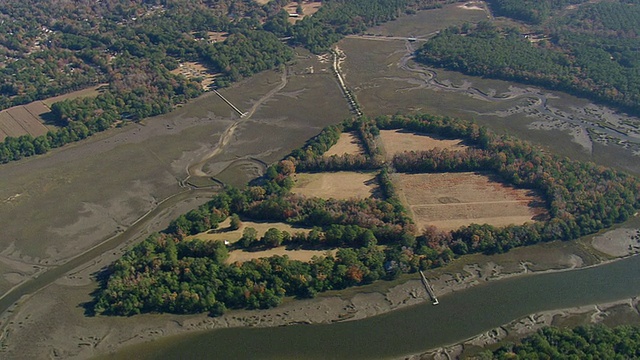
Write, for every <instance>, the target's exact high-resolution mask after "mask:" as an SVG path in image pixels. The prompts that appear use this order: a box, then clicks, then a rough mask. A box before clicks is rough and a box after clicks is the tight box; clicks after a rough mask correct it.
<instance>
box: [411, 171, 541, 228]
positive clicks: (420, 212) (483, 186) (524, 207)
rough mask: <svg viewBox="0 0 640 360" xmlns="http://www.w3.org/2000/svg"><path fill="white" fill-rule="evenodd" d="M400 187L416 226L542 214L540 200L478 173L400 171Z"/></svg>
mask: <svg viewBox="0 0 640 360" xmlns="http://www.w3.org/2000/svg"><path fill="white" fill-rule="evenodd" d="M399 183H400V189H401V191H402V195H403V197H404V199H403V200H405V202H406V203H407V204H408V206H409V208H410V209H411V212H412V213H413V217H414V221H415V222H416V224H417V225H418V228H420V229H422V228H424V227H425V226H429V225H434V226H436V227H438V228H439V229H442V230H453V229H457V228H459V227H460V226H463V225H469V224H472V223H476V224H490V225H494V226H506V225H510V224H524V223H525V222H528V221H535V220H536V219H539V218H540V217H541V216H544V214H545V213H546V211H545V210H544V209H543V208H542V207H540V206H539V205H540V204H542V200H541V199H540V198H539V197H537V196H536V195H535V194H533V192H532V191H531V190H524V189H516V188H513V187H511V186H508V185H505V184H502V183H500V182H498V181H496V180H495V179H492V178H491V177H489V176H487V175H483V174H478V173H446V174H400V176H399Z"/></svg>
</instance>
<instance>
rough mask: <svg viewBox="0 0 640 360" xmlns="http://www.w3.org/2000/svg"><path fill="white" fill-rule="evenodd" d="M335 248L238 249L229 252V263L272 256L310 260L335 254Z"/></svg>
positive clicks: (282, 247)
mask: <svg viewBox="0 0 640 360" xmlns="http://www.w3.org/2000/svg"><path fill="white" fill-rule="evenodd" d="M335 252H336V251H335V250H287V249H286V248H285V247H284V246H281V247H277V248H274V249H269V250H263V251H243V250H236V251H232V252H230V253H229V258H228V259H227V263H230V264H231V263H235V262H245V261H251V260H253V259H260V258H268V257H272V256H276V255H277V256H285V255H286V256H287V257H289V259H291V260H298V261H303V262H310V261H311V259H312V258H313V257H314V256H318V257H320V256H326V255H327V253H330V254H331V255H334V254H335Z"/></svg>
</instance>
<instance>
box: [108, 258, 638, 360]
mask: <svg viewBox="0 0 640 360" xmlns="http://www.w3.org/2000/svg"><path fill="white" fill-rule="evenodd" d="M638 274H640V256H634V257H631V258H627V259H624V260H620V261H615V262H612V263H608V264H605V265H600V266H595V267H591V268H587V269H580V270H572V271H561V272H556V273H546V274H533V275H524V276H519V277H514V278H510V279H505V280H500V281H495V282H489V283H487V284H485V285H480V286H475V287H472V288H469V289H466V290H463V291H459V292H455V293H451V294H448V295H444V296H441V297H440V304H439V305H438V306H433V305H431V303H430V302H429V303H424V304H421V305H416V306H412V307H409V308H405V309H402V310H398V311H393V312H390V313H387V314H384V315H380V316H375V317H372V318H368V319H364V320H358V321H348V322H342V323H334V324H327V325H295V326H285V327H278V328H232V329H219V330H208V331H203V332H198V333H193V334H187V335H178V336H173V337H168V338H165V339H161V340H158V341H154V342H151V343H144V344H139V345H134V346H131V347H128V348H124V349H123V350H122V351H120V352H118V353H116V354H112V355H109V356H106V357H104V358H105V359H384V358H397V357H400V356H403V355H408V354H415V353H420V352H422V351H426V350H428V349H432V348H435V347H439V346H443V345H447V344H452V343H456V342H459V341H462V340H464V339H468V338H470V337H472V336H474V335H476V334H479V333H481V332H484V331H487V330H490V329H492V328H495V327H498V326H500V325H502V324H505V323H508V322H510V321H512V320H514V319H517V318H519V317H523V316H526V315H528V314H531V313H535V312H539V311H545V310H553V309H561V308H569V307H575V306H583V305H588V304H595V303H604V302H609V301H614V300H620V299H625V298H631V297H634V296H638V295H640V281H638V279H637V277H638Z"/></svg>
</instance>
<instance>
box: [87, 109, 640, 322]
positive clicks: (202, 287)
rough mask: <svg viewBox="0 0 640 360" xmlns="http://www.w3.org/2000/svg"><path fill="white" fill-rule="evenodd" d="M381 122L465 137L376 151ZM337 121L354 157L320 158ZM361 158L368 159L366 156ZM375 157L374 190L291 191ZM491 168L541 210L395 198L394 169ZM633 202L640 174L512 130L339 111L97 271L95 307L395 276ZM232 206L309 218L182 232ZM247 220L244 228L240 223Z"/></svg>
mask: <svg viewBox="0 0 640 360" xmlns="http://www.w3.org/2000/svg"><path fill="white" fill-rule="evenodd" d="M380 129H407V130H410V131H416V132H421V133H428V134H437V135H439V136H443V137H446V138H458V139H463V140H465V142H466V143H467V144H469V145H471V146H472V148H471V149H469V150H467V151H462V152H452V151H444V150H437V149H436V150H432V151H424V152H410V153H403V154H399V155H397V156H396V157H395V158H394V160H393V162H392V163H390V164H387V163H383V162H382V161H378V160H375V159H376V158H378V157H380V156H381V155H380V150H379V147H378V146H377V145H376V144H377V141H378V139H377V134H378V133H379V130H380ZM343 131H350V132H354V133H356V134H358V136H359V137H360V139H361V141H362V143H363V144H367V145H365V146H364V148H365V150H366V151H365V154H364V155H363V156H364V160H363V161H355V160H354V159H352V158H351V157H350V156H348V155H345V156H332V157H329V158H326V160H325V161H320V160H319V159H320V158H322V157H323V156H322V154H323V153H324V152H326V151H327V150H328V149H329V148H330V147H331V146H332V145H333V144H335V143H336V142H337V140H338V138H339V136H340V133H341V132H343ZM363 164H366V166H364V165H363ZM374 164H377V166H378V184H379V186H380V187H381V193H382V194H383V197H382V198H368V199H351V200H336V199H328V200H326V199H320V198H308V197H304V196H301V195H296V194H293V193H291V192H290V189H291V188H292V186H293V180H292V176H294V175H295V174H296V172H300V171H302V170H301V169H304V170H305V171H327V170H336V169H340V170H349V169H361V168H363V166H364V167H365V168H367V169H370V168H372V167H374ZM479 170H482V171H489V172H493V173H494V174H496V175H497V176H499V177H500V178H501V179H502V180H503V181H504V182H506V183H509V184H512V185H514V186H517V187H520V188H527V189H532V190H535V191H537V192H539V193H540V194H541V196H542V197H543V198H544V200H545V202H546V205H547V208H548V213H549V215H548V216H547V217H546V218H545V219H541V220H540V221H537V222H531V223H526V224H524V225H511V226H507V227H494V226H490V225H486V224H485V225H482V224H471V225H468V226H463V227H461V228H459V229H457V230H454V231H450V232H442V231H439V230H438V229H436V228H433V227H428V228H426V229H416V227H415V225H414V224H413V223H412V220H411V219H410V218H409V217H408V215H407V213H406V211H405V209H404V208H403V206H402V203H401V202H400V201H399V200H398V197H397V191H396V189H395V188H394V184H393V181H392V180H391V177H390V174H391V173H393V172H450V171H479ZM638 208H640V181H639V180H638V179H637V178H635V177H632V176H629V175H626V174H624V173H620V172H617V171H615V170H612V169H607V168H604V167H601V166H596V165H594V164H592V163H580V162H575V161H571V160H568V159H566V158H561V157H558V156H554V155H550V154H548V153H546V152H543V151H541V150H540V149H538V148H536V147H534V146H532V145H531V144H529V143H526V142H524V141H521V140H518V139H515V138H513V137H510V136H498V135H496V134H493V133H491V132H490V131H488V130H487V129H486V128H484V127H480V126H478V125H476V124H474V123H469V122H466V121H463V120H459V119H453V118H447V117H436V116H431V115H424V114H421V115H412V116H400V115H396V116H393V117H379V118H377V119H375V120H368V119H365V118H361V119H357V120H348V121H344V122H342V123H340V124H338V125H334V126H331V127H328V128H327V129H325V130H324V131H322V132H321V133H320V134H319V135H318V136H316V137H315V138H313V139H311V140H309V141H308V142H307V144H306V145H305V146H303V147H302V148H300V149H297V150H295V151H293V152H292V153H291V154H290V156H287V157H286V158H285V159H284V160H282V161H280V162H278V163H277V164H274V165H272V166H270V167H269V169H268V170H267V172H266V175H265V177H264V178H263V179H260V180H259V181H257V182H256V183H254V184H251V185H250V186H248V187H247V188H245V189H243V190H240V189H235V188H228V189H226V190H225V191H223V192H221V193H220V194H218V195H216V196H214V198H213V199H212V200H211V201H210V202H209V203H207V204H205V205H203V206H201V207H199V208H198V209H196V210H192V211H190V212H188V213H187V214H185V215H182V216H180V217H178V218H177V219H176V220H174V221H173V222H172V223H171V224H170V226H169V227H168V228H167V229H166V230H165V231H164V232H162V233H160V234H154V235H152V236H150V237H149V238H147V239H146V240H145V241H144V242H142V243H141V244H138V245H136V246H134V247H133V248H132V249H131V250H129V251H127V252H126V254H125V255H124V256H123V257H122V258H121V259H120V260H118V261H116V262H115V263H114V264H113V265H111V266H110V267H109V268H108V269H106V271H105V273H104V274H103V275H102V277H101V279H102V281H101V287H100V289H99V290H98V291H97V292H96V294H95V307H94V308H95V310H96V312H98V313H105V314H116V315H132V314H136V313H140V312H175V313H192V312H210V313H211V314H212V315H217V314H220V313H221V312H223V311H224V310H225V309H228V308H234V309H235V308H250V309H253V308H267V307H272V306H276V305H278V304H279V303H280V301H281V300H282V298H283V297H284V296H295V297H301V298H305V297H313V296H315V294H317V293H318V292H322V291H326V290H331V289H342V288H345V287H348V286H355V285H362V284H367V283H371V282H373V281H376V280H378V279H393V278H395V277H397V276H398V275H399V274H401V273H411V272H415V271H417V270H418V269H429V268H433V267H438V266H441V265H443V264H445V263H447V262H449V261H451V260H452V259H454V258H455V257H457V256H461V255H464V254H469V253H474V252H485V253H496V252H504V251H508V250H509V249H510V248H513V247H517V246H523V245H530V244H535V243H538V242H541V241H552V240H571V239H575V238H578V237H580V236H582V235H585V234H590V233H593V232H596V231H598V230H600V229H603V228H606V227H609V226H611V225H612V224H614V223H617V222H621V221H624V220H626V219H627V218H628V217H629V216H631V215H632V214H633V213H635V211H636V209H638ZM229 216H231V217H232V218H233V219H235V220H232V222H235V223H236V226H237V223H238V221H239V220H238V219H239V218H242V219H250V220H263V221H284V222H288V223H291V224H297V225H301V226H305V227H307V228H312V230H311V232H309V233H308V234H305V233H302V232H300V233H294V234H290V233H287V232H286V231H279V230H277V229H275V228H273V229H270V230H269V231H268V232H267V234H265V235H264V236H263V237H261V238H258V237H257V234H256V233H255V230H254V231H253V232H252V231H245V233H244V234H243V236H242V239H240V241H237V242H233V241H236V240H238V239H231V238H230V239H229V240H230V241H231V242H232V243H231V245H229V246H228V247H227V246H225V245H223V243H222V242H215V241H203V240H199V239H197V237H196V238H195V239H192V238H188V236H189V235H197V234H199V233H202V232H205V231H208V230H210V229H216V228H217V227H218V226H219V224H220V222H222V221H223V220H225V219H227V218H228V217H229ZM245 230H247V229H245ZM277 246H286V247H288V248H289V249H298V248H303V249H319V250H323V249H324V250H329V249H336V248H337V249H338V250H337V253H336V254H335V255H332V254H330V253H327V254H326V256H317V257H314V258H313V260H312V261H311V262H309V263H306V262H301V261H294V260H290V259H289V258H288V257H286V256H284V257H280V256H275V257H271V258H263V259H254V260H251V261H247V262H242V263H241V262H235V263H228V262H226V261H225V259H226V258H227V256H228V251H239V250H247V251H254V250H259V249H268V248H273V247H277Z"/></svg>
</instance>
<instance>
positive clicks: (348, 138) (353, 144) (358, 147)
mask: <svg viewBox="0 0 640 360" xmlns="http://www.w3.org/2000/svg"><path fill="white" fill-rule="evenodd" d="M363 153H364V149H363V148H362V144H361V143H360V139H359V138H358V136H357V135H356V134H355V133H353V132H348V133H342V134H340V138H339V139H338V142H337V143H336V144H335V145H333V146H332V147H331V148H330V149H329V150H327V152H325V153H324V156H333V155H337V156H340V155H344V154H350V155H362V154H363Z"/></svg>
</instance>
